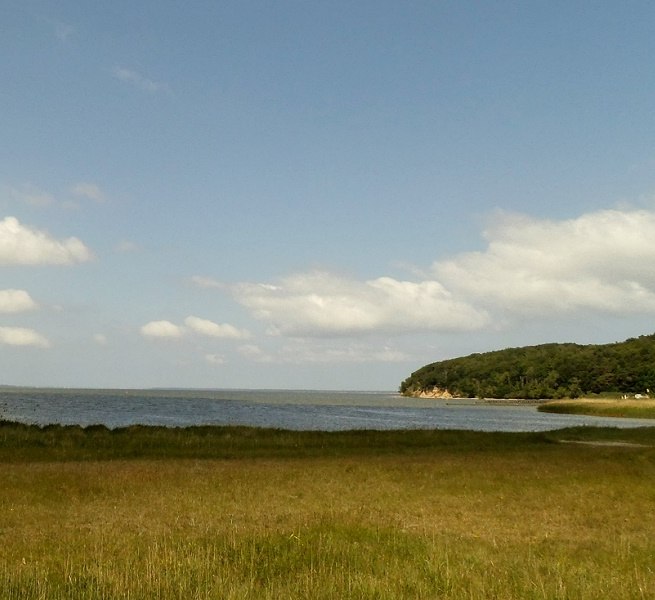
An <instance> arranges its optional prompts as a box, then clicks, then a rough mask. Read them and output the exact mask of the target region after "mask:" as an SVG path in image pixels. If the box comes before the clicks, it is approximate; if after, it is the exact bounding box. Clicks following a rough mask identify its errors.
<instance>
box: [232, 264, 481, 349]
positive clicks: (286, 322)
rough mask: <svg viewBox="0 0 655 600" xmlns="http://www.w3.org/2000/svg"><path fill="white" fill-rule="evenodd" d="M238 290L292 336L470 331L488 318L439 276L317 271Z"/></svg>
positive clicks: (241, 286)
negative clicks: (362, 276) (366, 276)
mask: <svg viewBox="0 0 655 600" xmlns="http://www.w3.org/2000/svg"><path fill="white" fill-rule="evenodd" d="M233 293H234V295H235V298H236V299H237V301H238V302H240V303H241V304H242V305H244V306H246V307H248V308H249V309H251V310H252V311H253V314H254V316H255V317H256V318H258V319H262V320H265V321H268V322H269V323H270V324H271V326H272V328H271V331H272V332H277V333H280V334H283V335H290V336H335V335H354V334H363V333H375V332H380V331H382V332H409V331H421V330H426V329H429V330H442V331H470V330H475V329H478V328H480V327H482V326H484V325H485V324H486V323H487V322H488V316H487V314H486V313H485V312H484V311H482V310H478V309H476V308H474V307H473V306H471V305H470V304H468V303H466V302H463V301H460V300H457V299H456V298H454V297H453V296H452V294H451V293H450V292H449V291H448V290H446V288H444V287H443V286H442V285H441V284H440V283H439V282H437V281H421V282H418V283H414V282H411V281H398V280H396V279H392V278H391V277H380V278H378V279H372V280H369V281H363V282H360V281H355V280H352V279H347V278H344V277H339V276H336V275H333V274H330V273H326V272H320V271H314V272H311V273H303V274H299V275H294V276H291V277H288V278H286V279H284V280H282V281H281V282H280V283H278V284H276V285H271V284H252V283H242V284H239V285H236V286H234V288H233Z"/></svg>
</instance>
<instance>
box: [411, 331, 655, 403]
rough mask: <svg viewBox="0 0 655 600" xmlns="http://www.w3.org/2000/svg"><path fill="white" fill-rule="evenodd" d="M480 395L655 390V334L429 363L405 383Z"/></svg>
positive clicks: (558, 395)
mask: <svg viewBox="0 0 655 600" xmlns="http://www.w3.org/2000/svg"><path fill="white" fill-rule="evenodd" d="M434 388H440V389H442V390H447V391H448V392H450V393H451V394H452V395H453V396H460V397H470V398H473V397H478V398H535V399H539V398H566V397H568V398H577V397H579V396H581V395H585V394H598V393H603V392H620V393H626V394H636V393H641V394H646V393H648V392H649V391H650V390H651V389H652V390H654V391H655V334H653V335H644V336H640V337H638V338H631V339H629V340H626V341H625V342H617V343H613V344H602V345H579V344H542V345H539V346H526V347H523V348H507V349H505V350H497V351H495V352H485V353H482V354H471V355H470V356H464V357H461V358H454V359H451V360H444V361H441V362H435V363H432V364H429V365H426V366H424V367H422V368H421V369H419V370H418V371H415V372H414V373H412V374H411V375H410V376H409V377H408V378H407V379H405V381H403V382H402V383H401V385H400V392H401V393H402V394H405V395H415V394H418V393H420V392H422V391H430V390H433V389H434Z"/></svg>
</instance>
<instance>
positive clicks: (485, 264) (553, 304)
mask: <svg viewBox="0 0 655 600" xmlns="http://www.w3.org/2000/svg"><path fill="white" fill-rule="evenodd" d="M484 235H485V237H486V239H487V240H488V242H489V244H488V247H487V249H486V251H484V252H471V253H466V254H461V255H459V256H456V257H454V258H452V259H450V260H444V261H438V262H436V263H435V264H434V266H433V272H434V274H435V276H436V278H437V279H439V280H440V281H442V282H443V283H444V284H445V285H446V286H447V287H448V288H449V289H450V290H451V291H452V292H453V293H456V294H458V295H460V296H463V297H465V298H468V299H469V301H471V302H474V303H478V304H483V305H486V306H488V307H495V308H499V309H502V310H504V311H508V312H516V313H529V314H546V315H548V314H553V313H561V312H566V311H573V310H578V309H583V310H588V309H591V310H597V311H603V312H611V313H617V314H625V313H635V312H653V311H655V268H653V265H655V213H653V212H650V211H647V210H635V211H620V210H603V211H598V212H594V213H589V214H585V215H582V216H580V217H578V218H576V219H570V220H566V221H559V222H557V221H546V220H538V219H533V218H530V217H526V216H520V215H507V214H499V215H497V217H496V220H495V222H494V223H493V224H492V226H491V227H490V228H489V229H487V231H485V232H484Z"/></svg>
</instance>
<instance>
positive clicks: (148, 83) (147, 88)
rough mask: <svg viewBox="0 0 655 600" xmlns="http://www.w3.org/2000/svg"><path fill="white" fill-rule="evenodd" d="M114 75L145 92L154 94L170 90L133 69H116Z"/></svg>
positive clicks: (163, 84) (113, 71)
mask: <svg viewBox="0 0 655 600" xmlns="http://www.w3.org/2000/svg"><path fill="white" fill-rule="evenodd" d="M112 74H113V75H114V77H115V78H116V79H118V80H120V81H123V82H125V83H129V84H131V85H133V86H134V87H136V88H138V89H140V90H143V91H144V92H150V93H154V92H159V91H162V90H166V89H168V86H167V85H166V84H165V83H160V82H158V81H153V80H152V79H148V78H147V77H144V76H143V75H141V73H138V72H137V71H134V70H132V69H126V68H124V67H114V68H113V69H112Z"/></svg>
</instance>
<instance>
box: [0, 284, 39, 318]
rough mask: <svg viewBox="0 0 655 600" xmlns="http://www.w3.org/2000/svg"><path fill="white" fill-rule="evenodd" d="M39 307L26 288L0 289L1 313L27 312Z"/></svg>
mask: <svg viewBox="0 0 655 600" xmlns="http://www.w3.org/2000/svg"><path fill="white" fill-rule="evenodd" d="M37 307H38V305H37V303H36V302H34V300H32V298H31V297H30V295H29V294H28V293H27V292H26V291H25V290H0V313H18V312H25V311H28V310H34V309H35V308H37Z"/></svg>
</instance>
